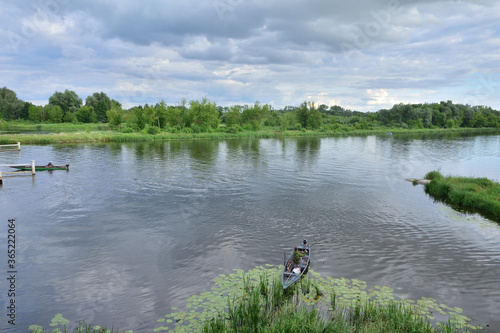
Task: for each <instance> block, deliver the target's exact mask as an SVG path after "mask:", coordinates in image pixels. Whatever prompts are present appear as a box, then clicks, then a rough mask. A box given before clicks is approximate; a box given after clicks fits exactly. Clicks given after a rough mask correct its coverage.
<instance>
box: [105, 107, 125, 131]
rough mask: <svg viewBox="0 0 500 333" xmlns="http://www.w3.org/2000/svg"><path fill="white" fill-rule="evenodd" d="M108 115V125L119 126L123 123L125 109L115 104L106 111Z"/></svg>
mask: <svg viewBox="0 0 500 333" xmlns="http://www.w3.org/2000/svg"><path fill="white" fill-rule="evenodd" d="M106 116H107V117H108V121H109V122H108V125H109V127H111V128H119V127H120V125H121V124H122V123H123V111H122V110H121V108H118V107H116V106H113V107H112V108H111V109H109V110H108V111H106Z"/></svg>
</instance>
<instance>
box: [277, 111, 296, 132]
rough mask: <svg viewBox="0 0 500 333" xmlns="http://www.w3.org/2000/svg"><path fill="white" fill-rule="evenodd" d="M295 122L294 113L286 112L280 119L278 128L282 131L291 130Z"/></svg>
mask: <svg viewBox="0 0 500 333" xmlns="http://www.w3.org/2000/svg"><path fill="white" fill-rule="evenodd" d="M296 122H297V117H296V114H295V112H286V113H284V114H283V115H282V116H281V118H280V127H281V129H282V130H283V131H284V130H287V129H290V128H292V126H293V125H295V123H296Z"/></svg>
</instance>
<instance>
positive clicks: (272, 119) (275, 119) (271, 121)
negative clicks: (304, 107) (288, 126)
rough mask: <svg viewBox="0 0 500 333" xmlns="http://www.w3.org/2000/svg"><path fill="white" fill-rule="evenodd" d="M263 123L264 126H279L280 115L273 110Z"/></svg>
mask: <svg viewBox="0 0 500 333" xmlns="http://www.w3.org/2000/svg"><path fill="white" fill-rule="evenodd" d="M264 124H265V125H266V126H273V127H274V126H279V125H280V116H279V113H278V112H276V111H273V112H271V113H270V114H269V116H267V118H266V120H265V121H264Z"/></svg>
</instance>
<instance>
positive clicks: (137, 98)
mask: <svg viewBox="0 0 500 333" xmlns="http://www.w3.org/2000/svg"><path fill="white" fill-rule="evenodd" d="M0 18H1V20H0V87H3V86H6V87H7V88H9V89H12V90H14V91H15V92H16V93H17V95H18V97H19V98H21V99H23V100H25V101H31V102H33V103H35V104H39V105H42V104H46V103H47V102H48V98H49V97H50V96H51V95H52V94H53V93H54V92H55V91H64V90H65V89H69V90H74V91H75V92H76V93H77V94H78V95H79V96H80V97H81V98H82V99H85V98H86V97H87V96H88V95H90V94H92V93H94V92H100V91H103V92H105V93H106V94H107V95H108V96H110V97H111V98H114V99H116V100H118V101H120V102H121V103H122V104H123V105H124V106H126V107H128V106H132V105H139V104H145V103H156V102H158V101H160V100H162V99H163V100H165V101H166V102H167V103H168V104H177V103H178V102H179V101H180V100H181V99H182V98H186V99H188V100H191V99H200V98H202V97H204V96H207V97H208V98H210V99H211V100H213V101H215V102H216V103H217V104H218V105H223V106H226V105H233V104H244V103H253V102H255V101H260V102H261V103H271V104H273V105H274V106H275V107H277V108H279V107H282V106H285V105H298V104H299V103H301V102H303V101H314V102H316V103H324V104H327V105H340V106H343V107H345V108H350V109H354V110H361V111H377V110H379V109H381V108H387V107H391V106H392V105H393V104H395V103H400V102H402V103H420V102H439V101H441V100H453V101H454V102H456V103H468V104H472V105H478V104H481V105H489V106H492V107H493V108H495V109H500V31H499V29H500V23H499V22H500V1H499V0H495V1H493V0H474V1H472V0H470V1H469V0H450V1H443V0H353V1H345V0H341V1H340V0H287V1H283V0H267V1H264V0H206V1H204V0H198V1H194V0H182V1H171V0H143V1H138V0H85V1H81V0H38V1H37V0H16V1H14V0H0Z"/></svg>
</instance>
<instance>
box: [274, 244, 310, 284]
mask: <svg viewBox="0 0 500 333" xmlns="http://www.w3.org/2000/svg"><path fill="white" fill-rule="evenodd" d="M310 261H311V250H310V245H309V244H307V240H306V239H304V241H303V243H302V245H299V246H297V247H295V248H294V249H293V251H292V253H291V254H290V256H289V257H288V259H287V260H286V261H285V263H284V265H285V267H283V276H282V277H281V284H282V286H283V290H285V289H286V288H288V287H290V286H292V285H293V284H295V283H296V282H297V281H299V280H300V278H301V277H302V275H303V274H304V273H305V272H306V271H307V269H308V268H309V263H310Z"/></svg>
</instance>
